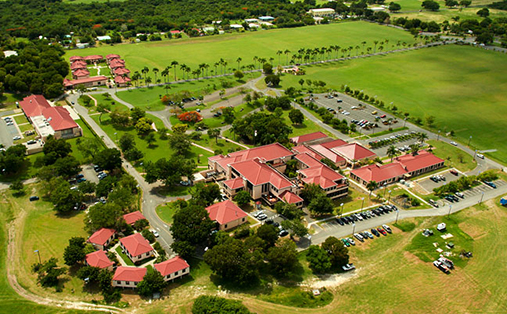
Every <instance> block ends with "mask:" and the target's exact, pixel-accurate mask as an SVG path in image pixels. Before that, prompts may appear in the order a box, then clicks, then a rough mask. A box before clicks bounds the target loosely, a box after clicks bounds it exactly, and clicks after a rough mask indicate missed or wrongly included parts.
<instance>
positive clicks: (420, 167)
mask: <svg viewBox="0 0 507 314" xmlns="http://www.w3.org/2000/svg"><path fill="white" fill-rule="evenodd" d="M395 161H396V162H398V163H400V164H401V165H402V166H403V167H404V168H405V170H406V171H407V173H408V174H409V175H410V176H416V175H419V174H422V173H426V172H428V171H432V170H434V169H438V168H441V167H443V166H444V162H445V160H443V159H442V158H438V157H437V156H435V155H433V154H432V153H430V152H428V151H425V150H421V151H419V152H418V153H417V155H415V156H413V155H412V154H407V155H403V156H399V157H396V160H395Z"/></svg>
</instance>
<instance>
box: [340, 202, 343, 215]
mask: <svg viewBox="0 0 507 314" xmlns="http://www.w3.org/2000/svg"><path fill="white" fill-rule="evenodd" d="M343 205H344V203H341V204H340V206H341V207H342V209H341V210H340V217H341V216H342V215H343Z"/></svg>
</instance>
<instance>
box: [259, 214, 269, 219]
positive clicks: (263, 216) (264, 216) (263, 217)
mask: <svg viewBox="0 0 507 314" xmlns="http://www.w3.org/2000/svg"><path fill="white" fill-rule="evenodd" d="M267 218H268V216H267V215H266V214H264V213H262V214H260V215H259V216H257V219H259V220H264V219H267Z"/></svg>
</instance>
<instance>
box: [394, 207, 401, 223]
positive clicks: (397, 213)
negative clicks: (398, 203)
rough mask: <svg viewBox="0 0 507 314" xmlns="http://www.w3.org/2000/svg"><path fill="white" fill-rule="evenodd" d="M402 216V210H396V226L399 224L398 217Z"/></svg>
mask: <svg viewBox="0 0 507 314" xmlns="http://www.w3.org/2000/svg"><path fill="white" fill-rule="evenodd" d="M399 215H400V210H399V209H396V222H395V224H397V223H398V216H399Z"/></svg>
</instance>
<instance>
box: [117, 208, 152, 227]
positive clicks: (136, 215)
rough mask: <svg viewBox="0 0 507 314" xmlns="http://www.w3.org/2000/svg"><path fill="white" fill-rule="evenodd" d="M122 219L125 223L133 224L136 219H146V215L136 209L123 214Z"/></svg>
mask: <svg viewBox="0 0 507 314" xmlns="http://www.w3.org/2000/svg"><path fill="white" fill-rule="evenodd" d="M123 219H125V222H126V223H127V224H129V225H133V224H134V223H135V222H136V221H138V220H141V219H146V217H144V215H143V214H142V213H141V212H140V211H138V210H136V211H135V212H132V213H129V214H125V215H123Z"/></svg>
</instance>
